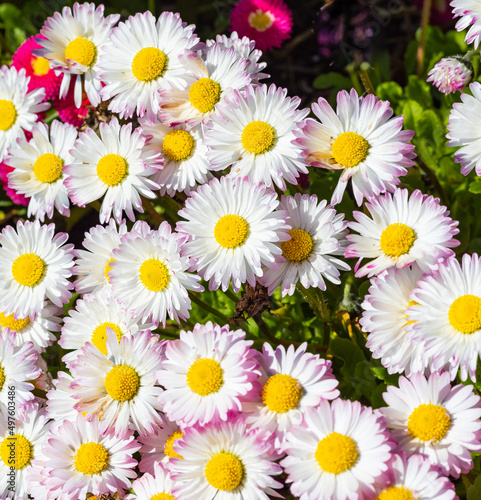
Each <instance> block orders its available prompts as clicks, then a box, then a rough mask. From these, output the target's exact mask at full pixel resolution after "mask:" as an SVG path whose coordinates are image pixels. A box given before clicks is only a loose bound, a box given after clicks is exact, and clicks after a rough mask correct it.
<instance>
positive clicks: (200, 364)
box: [187, 358, 224, 396]
mask: <svg viewBox="0 0 481 500" xmlns="http://www.w3.org/2000/svg"><path fill="white" fill-rule="evenodd" d="M223 383H224V370H223V369H222V368H221V366H220V364H219V363H218V362H217V361H216V360H215V359H211V358H201V359H197V360H196V361H194V362H193V363H192V364H191V365H190V368H189V370H188V372H187V385H188V386H189V387H190V390H191V391H192V392H195V393H196V394H198V395H199V396H207V395H209V394H212V393H214V392H218V391H219V389H220V388H221V387H222V385H223Z"/></svg>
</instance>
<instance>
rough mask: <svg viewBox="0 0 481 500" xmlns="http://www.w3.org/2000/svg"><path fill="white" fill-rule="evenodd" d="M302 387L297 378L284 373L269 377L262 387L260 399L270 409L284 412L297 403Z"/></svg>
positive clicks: (291, 408)
mask: <svg viewBox="0 0 481 500" xmlns="http://www.w3.org/2000/svg"><path fill="white" fill-rule="evenodd" d="M301 397H302V387H301V385H300V384H299V382H298V381H297V379H295V378H293V377H291V376H290V375H286V374H284V373H277V374H276V375H272V377H269V379H268V380H267V382H266V383H265V384H264V387H263V389H262V401H263V402H264V404H265V405H266V406H267V408H269V410H271V411H275V412H276V413H286V412H288V411H289V410H293V409H294V408H296V407H297V405H298V404H299V401H300V400H301Z"/></svg>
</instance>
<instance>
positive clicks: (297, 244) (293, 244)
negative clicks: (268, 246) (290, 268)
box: [281, 229, 312, 262]
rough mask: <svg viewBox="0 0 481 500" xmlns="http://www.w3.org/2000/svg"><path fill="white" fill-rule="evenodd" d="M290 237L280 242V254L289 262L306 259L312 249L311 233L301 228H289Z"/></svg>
mask: <svg viewBox="0 0 481 500" xmlns="http://www.w3.org/2000/svg"><path fill="white" fill-rule="evenodd" d="M289 234H290V236H291V239H290V240H289V241H283V242H282V243H281V249H282V255H283V256H284V257H285V258H286V259H287V260H290V261H291V262H300V261H301V260H304V259H307V257H309V254H310V253H311V250H312V238H311V235H310V234H309V233H308V232H307V231H304V230H303V229H291V230H290V231H289Z"/></svg>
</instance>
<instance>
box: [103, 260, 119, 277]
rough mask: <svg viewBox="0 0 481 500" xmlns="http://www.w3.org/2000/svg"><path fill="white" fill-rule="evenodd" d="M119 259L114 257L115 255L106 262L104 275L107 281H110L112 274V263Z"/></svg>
mask: <svg viewBox="0 0 481 500" xmlns="http://www.w3.org/2000/svg"><path fill="white" fill-rule="evenodd" d="M116 260H117V259H114V258H113V257H112V258H111V259H109V260H108V261H107V263H106V264H105V269H104V275H105V277H106V278H107V281H108V282H109V283H110V276H109V272H110V271H112V266H111V265H110V264H112V262H115V261H116Z"/></svg>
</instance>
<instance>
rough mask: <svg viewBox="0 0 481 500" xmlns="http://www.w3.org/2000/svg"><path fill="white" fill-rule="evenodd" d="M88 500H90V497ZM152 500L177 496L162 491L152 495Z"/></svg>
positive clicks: (170, 499) (169, 499)
mask: <svg viewBox="0 0 481 500" xmlns="http://www.w3.org/2000/svg"><path fill="white" fill-rule="evenodd" d="M88 500H90V498H89V499H88ZM150 500H175V497H174V495H171V494H170V493H165V492H162V493H157V494H156V495H154V496H151V497H150Z"/></svg>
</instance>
